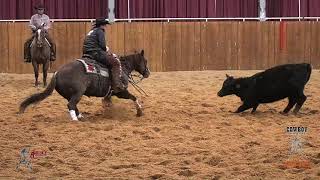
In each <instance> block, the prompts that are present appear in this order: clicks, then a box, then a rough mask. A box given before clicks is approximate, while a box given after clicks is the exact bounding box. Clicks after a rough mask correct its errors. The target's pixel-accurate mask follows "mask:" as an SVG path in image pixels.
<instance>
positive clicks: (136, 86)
mask: <svg viewBox="0 0 320 180" xmlns="http://www.w3.org/2000/svg"><path fill="white" fill-rule="evenodd" d="M133 76H135V77H140V76H139V75H133V74H131V73H130V74H129V76H128V78H129V79H128V80H129V82H130V84H131V85H132V87H134V89H135V90H137V91H138V92H139V93H140V94H142V95H146V96H148V97H149V95H148V94H147V93H146V92H145V91H144V90H143V89H142V88H141V87H140V86H139V85H138V83H139V82H141V81H142V80H143V79H144V77H143V76H142V77H140V79H139V80H138V81H135V80H134V79H133Z"/></svg>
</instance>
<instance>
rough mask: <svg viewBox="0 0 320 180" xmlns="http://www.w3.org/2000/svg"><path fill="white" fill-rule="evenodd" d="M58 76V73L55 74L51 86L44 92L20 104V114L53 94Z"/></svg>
mask: <svg viewBox="0 0 320 180" xmlns="http://www.w3.org/2000/svg"><path fill="white" fill-rule="evenodd" d="M56 74H57V72H55V73H54V74H53V76H52V78H51V82H50V84H49V85H48V87H47V88H46V89H45V90H44V91H43V92H41V93H36V94H33V95H31V96H30V97H28V98H27V99H25V100H24V101H23V102H22V103H21V104H20V108H19V113H24V111H25V109H26V108H27V107H28V106H29V105H30V104H33V103H37V102H40V101H42V100H44V99H46V98H47V97H48V96H50V95H51V94H52V92H53V90H54V89H55V87H56Z"/></svg>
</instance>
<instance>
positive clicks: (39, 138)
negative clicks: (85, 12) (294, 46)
mask: <svg viewBox="0 0 320 180" xmlns="http://www.w3.org/2000/svg"><path fill="white" fill-rule="evenodd" d="M255 72H257V71H203V72H166V73H152V74H151V76H150V78H148V79H145V80H144V81H143V82H142V83H141V84H140V85H141V87H142V88H143V89H144V90H145V91H147V92H148V93H149V97H146V96H142V95H140V94H139V93H138V92H136V91H135V90H134V89H133V88H132V87H130V90H131V92H133V94H135V95H137V96H138V97H139V99H140V100H141V102H142V103H143V106H144V113H145V115H144V116H143V117H139V118H138V117H136V116H135V108H134V105H133V103H132V102H130V101H126V100H120V99H117V98H113V101H114V105H113V107H111V108H109V109H103V107H102V103H101V99H100V98H88V97H83V98H82V100H81V102H80V103H79V106H78V107H79V109H80V111H81V112H82V113H83V114H84V116H85V119H83V120H82V121H81V122H74V121H71V120H70V118H69V114H68V112H67V106H66V105H67V102H66V100H65V99H63V98H62V97H61V96H59V94H58V93H57V92H56V91H55V92H54V93H53V95H52V96H50V97H49V98H47V99H46V100H44V101H43V102H41V103H39V104H37V105H36V106H32V107H29V108H28V109H27V110H26V112H25V113H24V114H22V115H18V114H17V111H18V104H19V103H20V102H21V101H22V100H23V99H24V98H25V97H27V96H29V95H31V94H32V93H35V92H39V91H42V90H43V88H39V89H37V88H35V87H33V81H34V80H33V75H31V74H28V75H17V74H0V95H1V97H0V105H1V107H0V114H1V116H0V128H1V130H0V179H48V178H52V179H92V178H96V179H106V178H110V179H158V178H160V179H215V180H217V179H305V180H307V179H320V138H319V135H320V111H319V108H320V72H319V71H318V70H313V72H312V76H311V80H310V81H309V83H308V84H307V86H306V90H305V94H306V95H307V96H308V100H307V101H306V103H305V104H304V106H303V108H302V109H301V113H300V114H298V115H293V114H292V112H291V113H290V114H289V115H287V116H285V115H281V114H280V113H279V112H280V111H282V110H283V109H284V108H285V106H286V105H287V100H282V101H279V102H276V103H272V104H267V105H260V106H259V107H258V111H257V113H256V114H250V113H249V112H245V113H242V114H233V113H231V112H229V111H234V110H236V108H237V107H238V106H239V105H240V103H241V102H240V99H239V98H237V97H236V96H228V97H224V98H220V97H217V95H216V94H217V92H218V90H219V89H220V88H221V85H222V82H223V81H224V79H225V73H230V74H231V75H234V76H237V77H239V76H246V75H252V74H253V73H255ZM51 75H52V74H50V77H51ZM292 126H303V127H307V132H306V133H304V134H300V135H299V142H302V143H301V144H302V147H301V148H300V150H299V152H295V153H292V151H291V148H292V142H293V141H292V139H293V137H294V136H295V135H293V134H292V133H288V132H287V127H292ZM23 148H26V149H27V150H28V151H29V152H28V156H27V157H28V158H27V160H28V161H29V162H31V165H32V170H31V171H30V170H29V169H28V168H27V167H26V166H25V165H24V164H21V165H20V168H18V169H16V166H17V164H19V160H20V157H21V154H20V151H21V150H22V149H23ZM31 152H33V153H35V152H38V154H36V155H37V156H36V157H30V156H31V154H32V153H31ZM290 152H291V153H290ZM33 155H34V154H33Z"/></svg>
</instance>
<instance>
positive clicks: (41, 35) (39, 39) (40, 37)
mask: <svg viewBox="0 0 320 180" xmlns="http://www.w3.org/2000/svg"><path fill="white" fill-rule="evenodd" d="M35 42H36V46H37V47H38V48H41V47H43V45H44V43H45V30H44V29H43V28H39V29H37V31H36V33H35Z"/></svg>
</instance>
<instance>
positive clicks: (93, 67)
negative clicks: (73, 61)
mask: <svg viewBox="0 0 320 180" xmlns="http://www.w3.org/2000/svg"><path fill="white" fill-rule="evenodd" d="M77 61H79V62H81V63H82V65H83V67H84V68H85V70H86V73H91V74H99V75H101V76H103V77H109V70H108V69H107V68H104V67H101V65H99V64H98V63H96V62H94V61H92V60H89V59H86V60H84V59H77Z"/></svg>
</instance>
